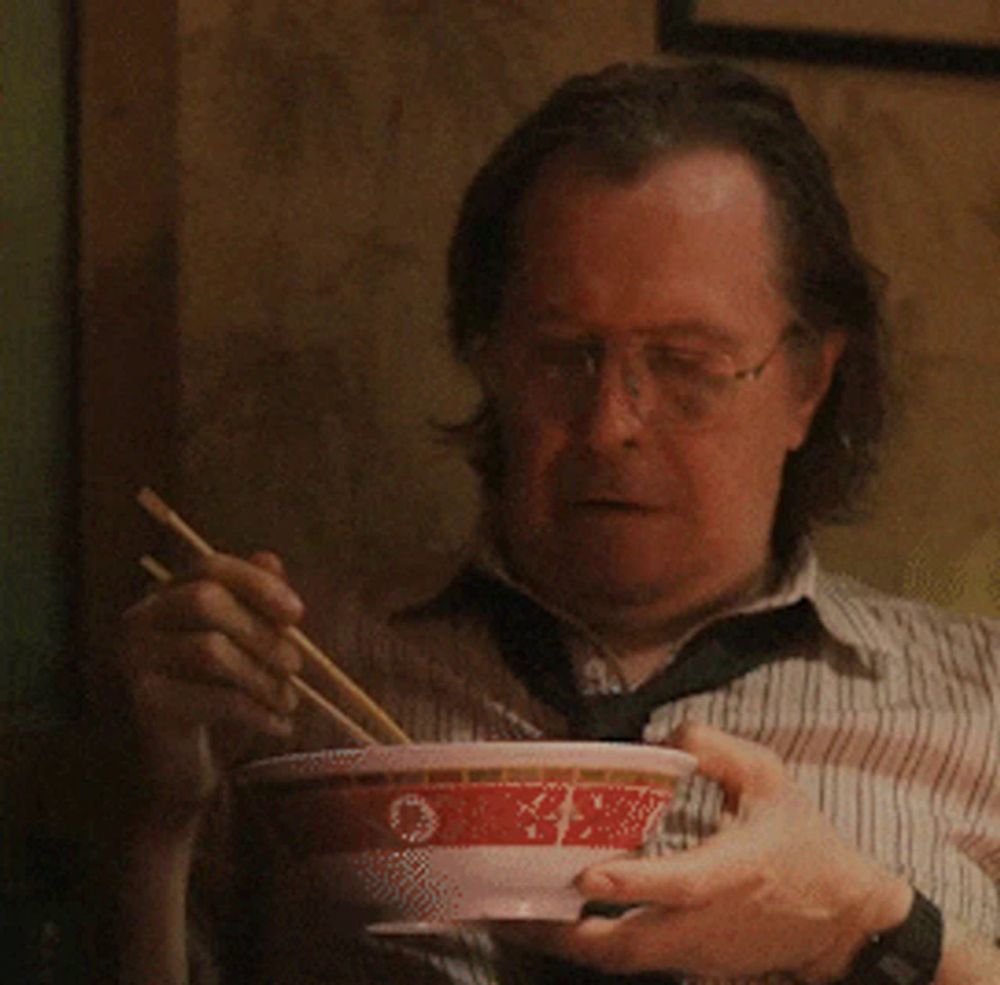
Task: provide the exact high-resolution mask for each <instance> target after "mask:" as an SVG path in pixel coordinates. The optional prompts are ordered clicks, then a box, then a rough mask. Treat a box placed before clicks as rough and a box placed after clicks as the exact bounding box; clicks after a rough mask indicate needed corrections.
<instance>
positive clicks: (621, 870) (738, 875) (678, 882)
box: [575, 828, 766, 910]
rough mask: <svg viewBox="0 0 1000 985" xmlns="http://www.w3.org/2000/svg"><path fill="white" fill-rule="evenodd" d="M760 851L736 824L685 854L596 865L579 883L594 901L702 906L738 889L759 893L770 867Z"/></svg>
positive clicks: (584, 874) (739, 890)
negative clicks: (765, 865) (762, 860)
mask: <svg viewBox="0 0 1000 985" xmlns="http://www.w3.org/2000/svg"><path fill="white" fill-rule="evenodd" d="M758 854H759V853H758V850H757V847H756V845H755V842H754V833H753V832H752V831H751V830H749V829H747V828H730V829H728V830H726V831H723V832H720V833H719V834H716V835H714V836H713V837H711V838H709V839H708V840H707V841H704V842H702V843H701V844H700V845H697V846H695V847H694V848H689V849H687V850H685V851H683V852H675V853H673V854H671V855H665V856H658V857H655V858H636V859H619V860H616V861H613V862H605V863H602V864H601V865H595V866H592V867H591V868H589V869H585V870H584V871H583V872H582V873H580V875H579V876H578V877H577V879H576V881H575V886H576V888H577V889H578V890H579V891H580V892H581V893H582V894H583V895H584V896H586V897H587V898H588V899H598V900H605V901H607V902H612V903H634V904H640V905H641V904H644V903H655V904H657V905H658V906H668V907H676V908H680V909H686V910H696V909H700V908H701V907H704V906H707V905H708V904H709V903H711V902H713V901H715V900H717V899H719V898H720V897H723V896H727V895H730V894H732V893H736V892H743V893H752V892H754V891H755V890H756V889H757V888H758V887H759V886H760V884H761V882H762V880H763V878H764V876H763V872H764V871H766V870H762V868H761V865H760V860H759V858H758Z"/></svg>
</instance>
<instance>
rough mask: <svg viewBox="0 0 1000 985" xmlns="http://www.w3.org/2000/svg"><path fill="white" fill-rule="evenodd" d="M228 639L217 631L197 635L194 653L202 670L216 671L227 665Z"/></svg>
mask: <svg viewBox="0 0 1000 985" xmlns="http://www.w3.org/2000/svg"><path fill="white" fill-rule="evenodd" d="M229 647H230V643H229V638H228V637H227V636H226V635H225V633H222V632H220V631H218V630H214V629H211V630H208V631H206V632H204V633H199V634H198V637H197V641H196V643H195V647H194V652H195V656H196V658H197V661H198V663H199V664H200V665H201V666H202V668H203V669H205V670H209V671H218V670H220V669H222V668H224V667H226V666H227V665H228V663H229Z"/></svg>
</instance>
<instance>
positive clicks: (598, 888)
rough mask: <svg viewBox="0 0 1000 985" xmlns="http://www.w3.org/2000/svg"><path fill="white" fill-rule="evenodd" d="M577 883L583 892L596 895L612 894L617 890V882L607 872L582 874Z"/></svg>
mask: <svg viewBox="0 0 1000 985" xmlns="http://www.w3.org/2000/svg"><path fill="white" fill-rule="evenodd" d="M577 882H578V884H579V888H580V889H581V890H583V891H584V892H586V893H588V894H591V893H592V894H594V895H599V894H602V893H611V892H613V891H614V890H615V889H616V888H617V885H616V883H615V880H614V879H612V878H611V876H609V875H608V874H607V873H606V872H600V871H598V872H591V871H587V872H582V873H581V874H580V876H579V877H578V879H577Z"/></svg>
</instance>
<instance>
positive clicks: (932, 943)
mask: <svg viewBox="0 0 1000 985" xmlns="http://www.w3.org/2000/svg"><path fill="white" fill-rule="evenodd" d="M941 938H942V926H941V911H940V910H938V908H937V907H936V906H935V905H934V904H933V903H932V902H931V901H930V900H929V899H927V898H926V897H925V896H923V895H922V894H921V893H919V892H917V891H914V897H913V906H912V907H911V908H910V912H909V914H908V916H907V917H906V919H905V920H904V921H903V922H902V923H901V924H900V925H899V926H898V927H894V928H893V929H892V930H887V931H885V932H884V933H882V934H878V935H877V936H875V937H873V938H872V940H871V941H870V943H869V944H868V945H867V946H866V947H865V948H864V949H863V950H862V951H861V953H860V954H859V955H858V958H857V960H856V961H855V962H854V966H853V967H852V968H851V971H850V973H849V974H848V976H847V978H845V979H844V981H843V985H933V982H934V976H935V975H936V973H937V968H938V964H940V962H941Z"/></svg>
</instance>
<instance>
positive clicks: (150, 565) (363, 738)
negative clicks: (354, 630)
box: [138, 487, 410, 745]
mask: <svg viewBox="0 0 1000 985" xmlns="http://www.w3.org/2000/svg"><path fill="white" fill-rule="evenodd" d="M138 500H139V505H140V506H142V508H143V509H144V510H146V512H147V513H149V514H150V516H152V517H153V518H154V519H155V520H157V521H158V522H160V523H162V524H163V525H164V526H166V527H169V528H170V529H171V530H173V531H174V532H175V533H177V534H178V535H179V536H180V537H181V538H182V539H183V540H184V541H185V542H186V543H187V544H189V545H190V546H191V547H192V548H194V550H195V551H197V552H198V553H199V554H200V555H202V557H211V556H212V555H213V554H215V549H214V548H213V547H212V546H211V545H210V544H209V543H208V542H207V541H206V540H205V539H204V538H203V537H201V536H200V535H199V534H198V533H196V532H195V531H194V530H193V529H192V528H191V527H190V526H189V525H188V524H187V523H186V522H185V521H184V520H183V519H182V518H181V517H180V516H179V515H178V514H177V513H175V512H174V511H173V510H172V509H171V508H170V507H169V506H168V505H167V504H166V503H165V502H164V501H163V500H162V499H161V498H160V497H159V496H158V495H157V494H156V493H155V492H153V490H152V489H149V488H148V487H145V488H143V489H141V490H140V491H139V495H138ZM140 563H141V564H142V566H143V567H144V568H145V569H146V570H147V571H148V572H149V573H150V574H151V575H152V576H153V577H154V578H155V579H156V580H157V581H159V582H165V581H169V580H170V579H171V577H172V576H171V574H170V572H169V571H168V570H167V569H166V568H165V567H164V566H163V565H162V564H160V563H159V562H158V561H156V560H155V559H154V558H151V557H149V556H146V557H143V558H142V560H141V561H140ZM282 632H283V633H284V635H285V636H286V637H287V638H288V639H289V640H291V642H292V643H294V644H295V645H296V646H297V647H298V648H299V649H300V650H301V651H302V653H303V654H305V656H307V657H308V658H309V659H310V660H312V662H313V664H314V665H315V666H316V667H317V668H318V669H320V670H321V671H323V673H324V674H325V675H326V676H327V677H328V678H329V679H330V681H331V682H332V683H333V684H334V686H335V687H336V689H337V694H338V697H339V699H340V700H341V701H342V702H344V703H345V704H346V705H347V706H348V708H349V709H350V710H351V711H352V712H353V713H354V714H356V715H357V714H360V715H363V716H367V718H368V719H369V720H370V721H371V722H372V724H374V725H377V727H378V728H377V731H378V732H379V733H380V735H381V739H379V738H376V737H375V736H373V735H372V734H371V733H369V732H368V731H367V730H365V729H364V728H362V727H361V726H360V725H358V724H357V722H355V721H354V720H353V719H352V718H351V717H350V716H349V715H347V714H345V712H343V711H342V710H341V709H339V708H337V707H336V706H335V705H334V704H332V703H331V702H330V701H328V700H327V699H326V698H325V697H324V696H323V695H322V694H320V693H319V692H318V691H316V690H315V689H314V688H312V687H310V686H309V685H308V684H307V683H306V682H305V681H303V680H301V679H300V678H298V677H294V676H293V677H292V685H293V686H294V687H295V688H296V690H297V691H298V692H299V693H300V694H302V695H303V696H304V697H305V698H307V699H308V700H310V701H312V702H313V704H315V705H316V706H317V707H318V708H320V709H321V710H322V711H323V712H325V713H326V714H327V715H329V716H331V717H332V718H333V719H334V720H335V721H336V722H337V724H338V725H340V726H341V727H342V728H343V729H345V730H346V731H347V732H348V733H349V734H350V735H351V736H353V738H354V739H355V740H357V741H359V742H361V743H363V744H365V745H374V744H377V743H378V742H380V741H382V742H387V743H391V744H397V745H400V744H401V745H405V744H408V743H409V742H410V737H409V736H408V735H407V734H406V733H405V732H404V731H403V730H402V729H401V728H400V727H399V725H398V724H397V723H396V722H395V720H394V719H393V718H392V717H390V715H389V714H388V713H387V712H386V711H385V710H384V709H383V708H382V707H381V706H380V705H378V704H376V702H375V701H373V700H372V698H371V697H370V696H369V695H368V694H366V693H365V691H364V690H362V688H360V687H359V686H358V685H357V684H356V683H355V682H354V681H353V680H351V678H350V677H348V675H347V674H345V673H344V671H342V670H341V669H340V668H339V667H338V666H337V665H336V664H335V663H334V662H333V660H331V659H330V657H328V656H327V655H326V654H325V653H324V652H323V651H322V650H320V649H319V647H317V646H316V644H315V643H313V642H312V641H311V640H310V639H309V638H308V637H307V636H306V635H305V634H304V633H303V632H302V631H301V630H300V629H298V627H296V626H287V627H285V628H284V629H283V630H282Z"/></svg>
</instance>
